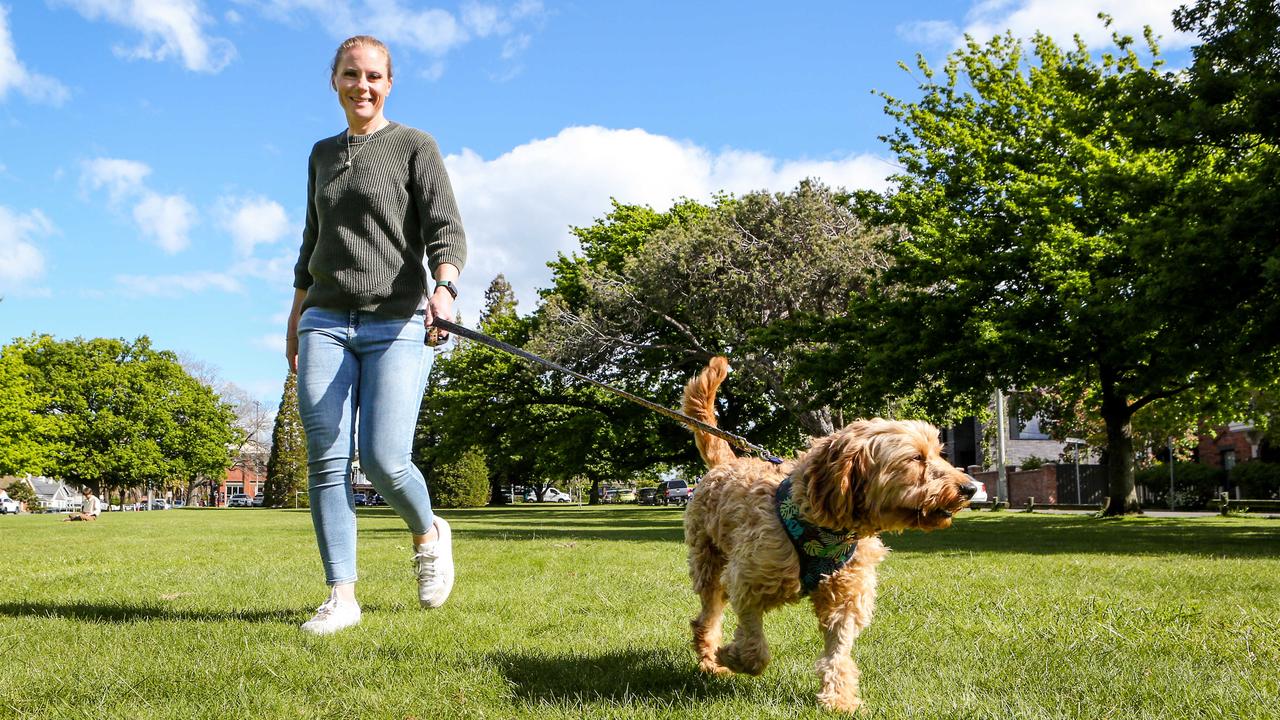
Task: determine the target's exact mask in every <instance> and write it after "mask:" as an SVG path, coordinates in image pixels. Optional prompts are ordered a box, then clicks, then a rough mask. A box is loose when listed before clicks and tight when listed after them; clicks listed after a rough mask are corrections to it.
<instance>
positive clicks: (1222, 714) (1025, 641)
mask: <svg viewBox="0 0 1280 720" xmlns="http://www.w3.org/2000/svg"><path fill="white" fill-rule="evenodd" d="M444 514H445V516H446V517H447V518H449V520H450V521H451V522H452V523H453V527H454V533H455V551H456V554H457V562H458V575H459V577H458V583H457V586H456V587H455V589H454V593H453V596H452V598H451V599H450V601H449V603H448V605H446V606H445V607H444V608H442V609H440V610H436V611H431V612H427V611H423V610H420V609H418V607H417V601H416V595H415V592H414V590H415V588H414V584H413V580H412V576H411V574H410V560H409V546H408V536H407V534H406V533H405V532H404V530H403V526H402V525H401V524H400V522H399V521H398V520H397V519H396V518H395V517H394V516H393V515H391V514H390V513H389V512H388V511H386V510H385V509H371V510H368V511H362V515H361V518H360V570H361V582H360V595H361V599H362V601H363V604H364V608H365V620H364V623H363V624H362V625H360V626H359V627H357V628H354V629H351V630H348V631H345V632H343V633H341V634H339V635H336V636H333V637H330V638H313V637H310V636H306V635H303V634H302V633H300V632H299V631H298V630H297V625H298V624H299V623H301V622H302V621H303V620H305V619H306V618H307V617H309V615H310V612H311V610H312V609H313V608H314V607H315V606H316V605H317V604H319V603H320V601H321V600H323V599H324V596H325V594H326V590H325V588H324V586H323V582H322V576H321V574H320V567H319V560H318V556H317V553H316V550H315V543H314V539H313V536H312V532H311V524H310V518H309V516H308V515H307V514H306V512H305V511H291V510H285V511H275V510H173V511H167V512H150V513H117V514H110V515H106V516H104V517H103V518H102V520H100V521H99V522H97V523H61V522H58V521H57V520H58V516H49V515H44V516H20V517H12V516H7V517H0V557H3V565H2V567H3V570H4V578H5V579H4V581H3V582H0V718H8V717H19V718H42V719H43V718H95V719H100V718H255V719H256V718H395V719H397V720H403V719H404V718H419V719H421V720H435V719H437V718H455V717H458V718H582V717H609V718H657V717H670V718H678V717H699V718H703V717H706V718H725V719H726V720H727V719H730V718H732V719H733V720H739V719H742V718H760V717H770V718H818V717H831V715H829V714H828V713H825V712H824V711H822V710H820V709H818V707H817V705H816V702H815V700H814V697H813V696H814V693H815V692H816V690H817V680H816V678H815V677H814V675H813V673H812V666H813V662H814V660H815V659H816V658H817V655H818V652H819V650H820V648H821V642H820V639H819V635H818V632H817V630H816V627H815V621H814V620H813V616H812V614H811V612H810V610H809V607H808V605H807V603H806V604H798V605H794V606H791V607H788V608H785V609H783V610H780V611H777V612H774V613H772V614H770V615H769V616H768V619H767V631H768V634H769V637H770V639H771V640H772V649H773V657H774V662H773V664H772V665H771V666H770V667H769V668H768V670H766V672H765V673H764V675H762V676H761V677H758V678H751V677H734V678H729V679H708V678H704V677H702V676H701V675H699V674H698V673H697V671H696V668H695V664H694V658H693V653H692V650H691V649H689V647H688V619H689V618H690V617H691V616H692V614H693V613H694V610H695V606H696V601H695V598H694V596H693V594H692V593H691V592H690V591H689V587H688V581H687V579H686V576H685V564H684V548H683V545H682V544H681V534H682V532H681V527H680V521H681V511H680V510H679V509H676V508H641V507H635V506H608V507H603V508H577V507H540V506H518V507H514V508H501V509H480V510H464V511H445V512H444ZM887 541H888V543H889V545H890V547H892V548H893V549H894V553H893V554H892V555H891V556H890V557H889V559H888V560H887V561H886V562H885V564H884V565H883V566H882V574H881V598H880V604H879V609H878V612H877V616H876V620H875V621H874V622H873V623H872V625H871V627H870V628H869V629H868V631H867V632H866V633H864V634H863V636H862V638H861V639H860V640H859V642H858V644H857V645H856V647H855V649H854V654H855V657H856V659H857V661H858V663H859V665H860V667H861V669H862V692H863V698H864V700H865V701H866V703H867V711H866V712H865V713H864V717H868V718H1000V719H1002V720H1003V719H1005V718H1152V719H1153V720H1154V719H1155V718H1162V719H1163V718H1277V717H1280V703H1278V702H1277V698H1280V687H1278V682H1280V671H1278V670H1277V668H1280V521H1276V520H1267V519H1263V518H1221V517H1213V518H1195V519H1154V518H1133V519H1125V520H1117V521H1100V520H1094V519H1090V518H1085V517H1080V516H1064V515H1025V514H1013V513H988V512H981V513H976V512H970V513H964V514H962V515H961V517H960V518H959V519H958V521H957V522H956V526H955V527H954V528H952V529H951V530H947V531H944V532H938V533H931V534H922V533H908V534H903V535H897V536H890V537H889V538H887Z"/></svg>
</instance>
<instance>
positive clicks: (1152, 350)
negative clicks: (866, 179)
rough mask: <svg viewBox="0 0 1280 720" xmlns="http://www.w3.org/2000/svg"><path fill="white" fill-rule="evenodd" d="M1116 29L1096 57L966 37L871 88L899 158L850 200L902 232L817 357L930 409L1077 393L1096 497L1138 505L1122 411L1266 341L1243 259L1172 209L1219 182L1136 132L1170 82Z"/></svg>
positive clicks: (1233, 370)
mask: <svg viewBox="0 0 1280 720" xmlns="http://www.w3.org/2000/svg"><path fill="white" fill-rule="evenodd" d="M1116 42H1117V46H1118V47H1119V53H1118V54H1111V53H1104V54H1103V55H1102V59H1101V61H1095V60H1094V59H1093V57H1092V56H1091V54H1090V52H1089V51H1088V49H1087V48H1086V47H1085V46H1084V45H1083V43H1081V42H1079V41H1077V44H1076V46H1075V47H1074V48H1073V49H1070V50H1063V49H1061V48H1059V47H1058V46H1057V45H1056V44H1055V43H1054V42H1053V40H1052V39H1050V38H1049V37H1048V36H1045V35H1042V34H1038V35H1037V36H1036V37H1035V38H1034V40H1033V41H1032V43H1031V48H1032V53H1033V56H1031V57H1029V56H1028V55H1027V52H1026V49H1025V46H1024V44H1023V43H1022V42H1021V41H1019V40H1016V39H1014V38H1013V37H1011V36H1008V35H1006V36H1002V37H997V38H995V39H993V40H991V41H990V42H989V43H987V44H986V45H985V46H984V45H979V44H978V43H977V42H975V41H972V40H970V41H969V42H968V44H967V46H966V47H965V48H964V49H963V50H959V51H957V52H955V53H953V54H952V55H951V56H950V58H949V59H948V62H947V64H946V66H945V68H944V70H943V73H942V75H941V77H939V76H938V75H937V74H936V73H935V71H934V70H933V69H932V68H931V67H930V66H929V65H928V64H927V63H926V62H924V60H923V59H921V60H919V62H918V64H917V65H918V69H919V71H920V72H921V73H922V75H923V79H922V80H921V83H920V94H921V97H920V99H919V100H917V101H914V102H909V101H904V100H899V99H896V98H893V97H889V96H885V97H886V104H887V111H888V112H889V114H890V115H891V116H893V117H894V118H895V119H896V120H897V121H898V123H899V125H898V127H897V128H896V129H895V131H894V132H893V134H892V135H891V136H889V137H888V138H887V140H888V142H889V144H890V146H891V148H892V149H893V150H894V152H895V153H896V154H897V156H898V159H899V162H900V164H901V165H902V167H903V172H902V173H901V174H900V175H898V176H897V177H896V180H897V182H898V187H897V188H896V190H895V191H893V192H892V193H890V194H887V195H886V196H884V197H883V198H875V197H865V198H864V200H870V201H871V202H869V203H867V205H868V207H869V208H870V209H871V211H872V212H873V213H874V214H875V215H876V216H878V217H879V218H881V219H882V220H884V221H887V222H891V223H896V224H897V225H899V226H900V227H901V228H902V229H903V232H902V233H901V234H900V235H898V236H896V237H895V238H894V239H893V242H892V243H891V244H890V246H889V247H890V251H891V252H892V256H893V259H894V264H893V266H892V267H890V269H889V270H888V272H887V273H886V274H885V276H884V281H885V282H884V285H883V286H882V287H881V288H880V289H879V290H878V291H877V292H876V293H874V294H873V296H872V297H871V299H870V300H869V301H868V302H864V303H854V304H853V306H852V308H851V311H850V313H849V315H848V316H847V317H846V318H843V319H841V320H839V321H837V322H835V323H832V324H831V326H830V328H829V329H830V330H831V331H832V332H833V334H834V335H836V337H838V338H839V339H840V341H839V342H838V343H837V344H836V346H835V347H836V348H837V349H836V350H835V351H834V352H833V353H830V354H828V355H827V356H826V357H824V358H822V359H823V361H824V362H825V363H826V364H827V366H828V367H830V366H832V365H835V366H839V365H845V366H846V367H848V368H851V370H850V371H849V372H850V373H851V374H854V375H856V376H857V377H858V379H859V380H861V381H862V385H861V386H855V385H851V386H850V387H852V388H854V389H855V390H857V389H861V390H862V391H863V392H866V393H872V394H874V393H890V394H900V395H901V394H909V393H913V392H915V393H919V392H921V391H922V389H923V391H924V393H925V395H926V398H927V400H928V402H929V404H931V405H932V406H934V407H945V406H948V405H955V404H957V403H965V402H967V403H969V404H970V405H971V406H972V405H973V404H975V403H976V402H984V401H985V398H986V397H987V396H988V394H989V393H990V392H991V391H992V390H994V389H995V388H996V387H1002V388H1004V389H1009V388H1050V389H1052V390H1053V391H1055V392H1056V393H1057V394H1058V395H1059V396H1060V397H1062V398H1066V399H1070V400H1072V401H1080V400H1083V401H1086V402H1087V403H1088V408H1087V409H1088V412H1089V413H1091V414H1092V416H1093V417H1097V418H1100V419H1101V421H1102V425H1103V428H1104V436H1105V441H1104V446H1105V448H1106V452H1105V455H1106V458H1107V462H1108V469H1109V471H1108V472H1109V478H1110V499H1111V503H1110V510H1109V512H1113V513H1119V512H1133V511H1137V510H1138V504H1137V496H1136V492H1135V490H1134V481H1133V440H1132V425H1131V423H1132V419H1133V417H1134V416H1135V414H1137V413H1138V412H1140V411H1142V410H1143V409H1144V408H1147V407H1148V406H1150V405H1152V404H1153V403H1157V402H1158V401H1161V400H1164V399H1166V398H1171V397H1174V396H1178V395H1179V394H1181V393H1184V392H1185V391H1188V390H1192V389H1199V390H1202V391H1206V390H1207V389H1208V388H1211V387H1231V386H1233V385H1234V384H1236V383H1238V382H1240V381H1241V379H1242V378H1243V377H1247V376H1248V375H1249V373H1251V372H1252V371H1253V369H1254V367H1253V365H1252V363H1250V362H1249V361H1248V360H1245V361H1244V362H1242V360H1244V359H1246V358H1250V359H1253V358H1258V359H1260V358H1262V357H1265V356H1266V355H1267V354H1268V353H1274V345H1272V346H1270V347H1266V346H1265V345H1263V344H1261V343H1260V339H1259V336H1258V335H1257V334H1256V333H1255V332H1254V331H1253V328H1254V322H1255V317H1256V316H1255V313H1254V310H1255V307H1256V305H1257V303H1258V302H1259V301H1260V300H1261V297H1262V296H1261V295H1260V293H1261V290H1262V288H1261V285H1260V284H1259V283H1258V282H1254V281H1251V280H1249V279H1246V278H1244V277H1243V276H1242V274H1243V273H1246V272H1248V271H1249V266H1248V263H1247V262H1244V261H1239V260H1238V259H1236V258H1234V257H1233V258H1229V259H1226V261H1225V262H1224V258H1223V253H1222V247H1223V245H1222V242H1221V239H1220V238H1219V237H1217V236H1216V234H1215V233H1213V232H1206V231H1203V230H1202V229H1200V230H1197V227H1198V226H1199V225H1200V224H1202V219H1201V218H1199V217H1197V216H1195V215H1194V214H1193V213H1191V212H1190V210H1191V209H1192V203H1191V202H1190V200H1189V198H1190V196H1192V195H1195V194H1196V193H1198V192H1201V190H1202V188H1203V184H1204V182H1205V180H1206V179H1208V178H1211V177H1215V176H1217V177H1220V178H1221V179H1229V176H1228V175H1227V174H1225V169H1224V168H1223V167H1222V166H1221V165H1220V163H1219V157H1218V154H1217V153H1216V151H1213V150H1212V149H1208V150H1204V151H1202V152H1197V153H1193V154H1188V153H1186V152H1185V151H1182V150H1174V149H1170V148H1168V147H1164V146H1161V145H1159V144H1153V143H1152V142H1150V136H1151V133H1152V132H1153V129H1154V127H1156V123H1158V122H1162V121H1163V120H1162V118H1161V117H1160V116H1158V115H1155V114H1153V111H1152V108H1153V107H1154V108H1158V107H1160V103H1159V102H1157V100H1167V98H1169V97H1171V96H1172V95H1173V94H1174V93H1175V92H1176V91H1177V88H1178V80H1177V79H1176V78H1175V77H1174V76H1171V75H1167V74H1161V73H1160V72H1159V69H1158V68H1159V60H1158V50H1157V49H1156V48H1155V47H1154V44H1152V45H1151V50H1152V53H1153V56H1155V57H1156V60H1155V61H1154V62H1153V64H1152V65H1150V66H1144V65H1143V64H1142V62H1141V61H1140V59H1139V57H1138V55H1137V53H1136V52H1134V51H1133V49H1132V47H1131V44H1132V42H1131V40H1130V39H1128V38H1116ZM1148 100H1150V102H1148ZM1273 243H1274V239H1273ZM1256 276H1257V274H1256V272H1254V273H1253V274H1252V275H1250V276H1249V277H1256ZM1210 291H1211V292H1212V293H1213V302H1212V303H1208V302H1205V301H1204V296H1205V294H1206V293H1207V292H1210ZM1272 342H1274V341H1272ZM834 385H835V383H833V386H834Z"/></svg>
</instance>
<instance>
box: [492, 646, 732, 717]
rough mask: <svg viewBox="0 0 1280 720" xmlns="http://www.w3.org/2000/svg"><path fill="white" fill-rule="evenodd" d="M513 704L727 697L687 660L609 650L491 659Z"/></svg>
mask: <svg viewBox="0 0 1280 720" xmlns="http://www.w3.org/2000/svg"><path fill="white" fill-rule="evenodd" d="M488 659H489V660H490V661H491V663H492V665H493V666H494V667H497V668H500V669H501V672H502V673H503V675H505V676H506V678H507V681H508V682H509V683H510V686H511V690H512V695H513V697H514V699H516V700H518V701H523V702H530V703H544V702H553V703H554V702H582V703H591V702H601V701H608V702H616V703H630V702H635V701H637V700H638V701H641V702H644V701H657V702H658V703H660V704H663V705H669V704H671V703H673V702H679V703H687V702H689V701H696V700H700V699H705V698H711V697H717V696H721V695H727V694H732V693H733V692H734V690H733V687H732V685H731V684H730V681H727V680H721V679H718V678H709V677H707V676H705V675H703V674H702V673H700V672H698V669H697V666H696V665H695V664H694V662H693V661H692V659H691V657H684V658H680V659H677V658H675V657H673V656H671V655H669V654H665V653H662V652H642V651H638V650H615V651H605V652H600V653H597V654H586V653H574V654H566V655H550V654H538V655H534V654H524V653H496V654H493V655H490V656H489V658H488Z"/></svg>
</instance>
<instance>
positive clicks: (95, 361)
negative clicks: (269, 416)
mask: <svg viewBox="0 0 1280 720" xmlns="http://www.w3.org/2000/svg"><path fill="white" fill-rule="evenodd" d="M13 348H14V351H15V352H17V353H19V354H21V356H22V359H23V363H24V364H25V366H26V367H27V371H26V377H27V380H28V381H29V382H30V383H31V386H32V388H33V389H34V393H35V396H36V397H39V398H41V402H40V403H39V404H38V406H37V407H36V408H35V410H34V411H35V413H36V414H38V415H40V416H42V417H43V418H44V419H45V421H46V422H47V423H48V426H49V427H50V428H51V430H50V432H49V433H48V440H47V452H48V454H49V456H50V457H51V458H52V461H51V462H50V463H49V468H48V469H49V471H50V473H51V474H53V475H56V476H58V477H62V478H63V479H65V480H68V481H70V482H72V483H76V484H79V485H87V486H90V487H93V488H95V489H97V490H99V492H100V493H103V494H109V493H106V489H107V488H111V487H116V488H131V487H134V488H136V487H142V488H147V489H164V488H166V487H170V486H172V485H176V484H177V483H181V482H184V481H189V480H190V479H191V478H192V477H196V476H199V475H203V474H213V473H217V472H223V471H225V469H226V467H227V465H228V464H229V457H228V455H227V445H228V443H229V442H230V440H231V422H232V416H231V412H230V409H229V408H228V407H227V406H226V405H225V404H223V403H221V402H220V401H219V400H218V398H217V396H216V395H215V394H214V393H213V391H212V390H211V389H210V388H208V387H207V386H205V385H203V384H202V383H200V382H198V381H196V380H195V379H194V378H192V377H191V376H190V375H188V374H187V373H186V372H185V371H184V370H183V369H182V367H181V366H180V365H179V364H178V361H177V356H176V355H174V354H173V353H171V352H168V351H157V350H155V349H153V348H152V347H151V341H150V339H149V338H147V337H146V336H142V337H139V338H138V339H136V340H135V341H133V342H132V343H129V342H126V341H124V340H116V339H104V338H95V339H92V340H84V339H81V338H76V339H74V340H69V341H58V340H54V339H53V338H52V337H50V336H48V335H33V336H32V337H30V338H27V339H21V340H16V341H14V343H13Z"/></svg>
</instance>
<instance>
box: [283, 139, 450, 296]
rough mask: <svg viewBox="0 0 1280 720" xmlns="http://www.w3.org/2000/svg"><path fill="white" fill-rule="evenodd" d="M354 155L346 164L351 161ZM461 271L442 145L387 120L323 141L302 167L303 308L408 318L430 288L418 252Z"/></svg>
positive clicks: (297, 278)
mask: <svg viewBox="0 0 1280 720" xmlns="http://www.w3.org/2000/svg"><path fill="white" fill-rule="evenodd" d="M348 159H350V167H348V164H347V161H348ZM424 255H425V257H426V258H427V264H428V266H429V267H430V268H431V273H432V274H433V275H434V273H435V268H436V266H438V265H440V263H452V264H453V265H456V266H457V267H458V269H459V270H461V269H462V267H463V265H464V264H465V263H466V260H467V241H466V236H465V235H464V233H463V231H462V218H461V216H460V215H459V214H458V206H457V203H456V202H454V199H453V188H452V187H451V186H450V185H449V176H448V174H446V172H445V169H444V161H443V160H442V159H441V157H440V149H439V148H438V147H437V146H436V141H435V139H433V138H432V137H431V136H430V135H428V134H427V133H425V132H422V131H421V130H415V129H414V128H410V127H406V126H404V125H400V124H398V123H394V122H393V123H391V124H389V125H387V126H386V127H384V128H382V129H380V130H378V131H377V132H374V133H370V134H368V135H352V136H351V151H350V158H348V156H347V134H346V132H345V131H344V132H341V133H339V134H337V135H335V136H333V137H331V138H325V139H324V140H321V141H320V142H318V143H316V144H315V146H313V147H312V148H311V158H310V160H309V161H308V164H307V220H306V225H305V227H304V228H303V231H302V248H301V249H300V250H299V252H298V263H297V265H295V266H294V268H293V275H294V281H293V286H294V287H295V288H298V289H301V290H306V291H307V295H306V298H305V299H304V300H303V303H302V309H303V310H305V309H306V308H308V307H313V306H315V307H322V308H328V309H333V310H366V311H370V312H375V313H378V314H380V315H387V316H392V317H409V316H410V315H412V314H413V313H414V311H416V310H417V309H418V307H419V306H420V305H421V304H422V299H423V297H425V295H426V292H427V271H426V269H425V268H424V267H423V264H422V259H423V256H424Z"/></svg>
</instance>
